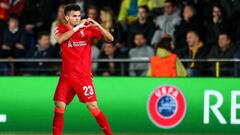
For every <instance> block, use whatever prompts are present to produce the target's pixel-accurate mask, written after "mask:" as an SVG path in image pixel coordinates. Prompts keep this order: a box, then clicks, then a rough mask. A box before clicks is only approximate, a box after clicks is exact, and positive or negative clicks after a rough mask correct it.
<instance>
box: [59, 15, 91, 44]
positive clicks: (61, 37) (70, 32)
mask: <svg viewBox="0 0 240 135" xmlns="http://www.w3.org/2000/svg"><path fill="white" fill-rule="evenodd" d="M86 21H87V20H85V19H84V20H82V22H81V23H80V24H79V25H77V26H75V27H74V28H73V29H70V30H68V31H67V32H64V33H61V32H58V30H57V31H56V32H55V39H56V40H57V42H58V43H59V44H61V43H62V42H64V41H66V40H68V39H69V38H70V37H71V36H72V35H73V34H74V33H75V32H76V31H77V30H78V29H80V28H82V27H84V25H85V23H86Z"/></svg>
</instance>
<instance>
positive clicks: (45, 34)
mask: <svg viewBox="0 0 240 135" xmlns="http://www.w3.org/2000/svg"><path fill="white" fill-rule="evenodd" d="M43 36H50V34H49V32H48V31H40V32H39V33H38V34H37V39H38V40H39V39H41V38H42V37H43Z"/></svg>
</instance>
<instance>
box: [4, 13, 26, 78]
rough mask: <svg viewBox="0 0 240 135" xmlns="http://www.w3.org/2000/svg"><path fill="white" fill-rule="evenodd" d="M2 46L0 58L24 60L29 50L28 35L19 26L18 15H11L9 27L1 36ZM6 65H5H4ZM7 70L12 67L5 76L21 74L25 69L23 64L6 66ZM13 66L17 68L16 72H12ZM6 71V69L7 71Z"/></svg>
mask: <svg viewBox="0 0 240 135" xmlns="http://www.w3.org/2000/svg"><path fill="white" fill-rule="evenodd" d="M0 38H1V45H0V47H1V48H0V57H1V58H7V59H12V58H23V57H24V55H25V54H26V51H27V49H28V47H27V44H26V34H25V31H24V29H22V28H21V27H20V26H19V20H18V18H17V16H16V15H11V16H10V17H9V21H8V27H7V28H5V29H4V30H3V32H2V35H1V37H0ZM3 64H4V63H3ZM4 65H5V66H3V67H5V68H7V67H9V66H10V68H11V69H10V71H7V72H8V73H6V72H5V73H4V74H10V75H13V74H16V75H19V74H21V71H20V68H23V64H22V63H15V64H14V65H13V64H10V65H9V64H6V63H5V64H4ZM12 66H14V67H15V71H12ZM5 71H6V69H5Z"/></svg>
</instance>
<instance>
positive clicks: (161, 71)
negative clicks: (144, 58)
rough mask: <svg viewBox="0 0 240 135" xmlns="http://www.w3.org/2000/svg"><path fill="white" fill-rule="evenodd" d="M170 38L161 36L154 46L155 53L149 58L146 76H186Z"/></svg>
mask: <svg viewBox="0 0 240 135" xmlns="http://www.w3.org/2000/svg"><path fill="white" fill-rule="evenodd" d="M173 48H174V45H173V44H172V43H171V38H163V39H162V40H161V41H160V42H159V43H158V44H157V47H156V54H155V56H153V57H152V58H151V60H150V67H149V69H148V72H147V76H153V77H176V76H181V77H183V76H187V71H186V69H185V67H184V66H183V64H182V63H181V61H180V60H179V58H178V57H177V55H176V53H174V51H173Z"/></svg>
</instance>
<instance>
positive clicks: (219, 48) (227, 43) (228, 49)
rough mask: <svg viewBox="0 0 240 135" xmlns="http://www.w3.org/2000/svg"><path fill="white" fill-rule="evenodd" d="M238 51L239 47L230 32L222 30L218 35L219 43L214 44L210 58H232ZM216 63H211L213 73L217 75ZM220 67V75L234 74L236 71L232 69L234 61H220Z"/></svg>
mask: <svg viewBox="0 0 240 135" xmlns="http://www.w3.org/2000/svg"><path fill="white" fill-rule="evenodd" d="M237 51H238V48H237V47H236V46H235V45H234V44H233V43H232V41H231V38H230V36H229V34H227V33H226V32H221V33H219V35H218V44H217V45H215V46H213V47H212V49H211V51H210V53H209V56H208V57H209V58H215V59H230V58H234V55H235V54H236V53H238V52H237ZM215 65H216V64H215V63H213V64H211V67H210V69H211V71H212V74H213V75H215V73H216V72H215V71H216V66H215ZM219 65H220V67H219V69H220V72H219V73H220V74H219V76H233V75H234V72H233V70H232V69H231V68H232V67H234V63H233V62H219Z"/></svg>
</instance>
